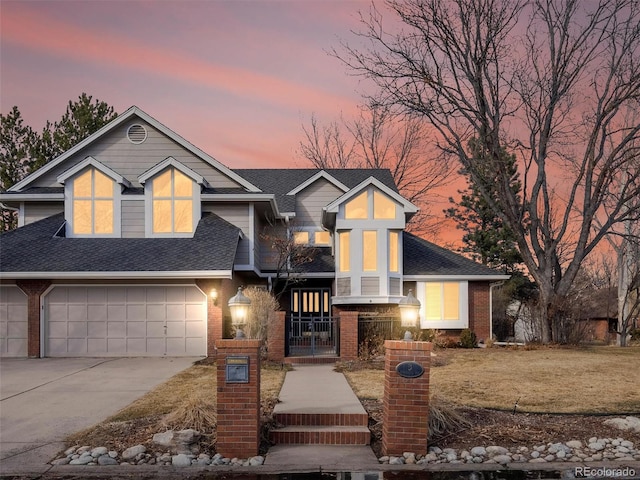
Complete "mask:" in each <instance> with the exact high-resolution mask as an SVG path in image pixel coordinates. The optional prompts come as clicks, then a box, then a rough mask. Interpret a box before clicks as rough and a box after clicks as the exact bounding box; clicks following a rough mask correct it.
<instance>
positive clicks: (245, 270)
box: [0, 107, 507, 357]
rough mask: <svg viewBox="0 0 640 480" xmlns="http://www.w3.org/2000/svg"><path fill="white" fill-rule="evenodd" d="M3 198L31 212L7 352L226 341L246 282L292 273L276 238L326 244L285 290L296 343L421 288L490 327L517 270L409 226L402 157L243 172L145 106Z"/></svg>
mask: <svg viewBox="0 0 640 480" xmlns="http://www.w3.org/2000/svg"><path fill="white" fill-rule="evenodd" d="M0 202H2V204H3V206H5V207H8V208H14V209H16V210H17V211H18V223H19V227H18V228H17V229H16V230H14V231H11V232H7V233H4V234H3V235H2V236H1V237H0V282H1V283H0V355H2V356H27V355H28V356H32V357H37V356H124V355H128V356H134V355H169V356H180V355H207V354H212V353H213V348H214V346H215V341H216V339H219V338H222V337H223V331H224V330H223V320H224V319H225V318H226V317H228V309H227V307H226V303H227V300H228V299H229V298H230V297H231V296H232V295H233V294H234V293H235V291H236V289H237V287H238V286H240V285H244V286H248V285H263V286H265V287H267V288H268V287H269V286H271V285H272V284H273V282H274V281H275V279H276V278H277V277H278V276H279V275H282V273H283V272H282V271H279V269H278V267H277V259H276V257H277V255H276V252H274V249H273V241H272V240H270V239H273V238H291V239H292V242H294V243H298V244H304V245H308V246H310V247H311V250H309V251H310V252H311V253H312V255H313V259H312V261H311V262H309V263H308V264H307V265H303V268H302V269H301V271H300V272H298V273H296V275H297V276H298V277H299V279H300V280H304V281H303V282H298V283H295V284H293V285H292V286H291V288H289V289H288V290H287V292H285V295H283V296H282V299H283V305H282V307H283V308H284V309H285V310H286V311H287V325H286V331H285V327H284V325H283V326H282V332H284V333H283V336H285V337H286V340H287V342H286V343H287V347H288V350H287V351H288V352H289V353H290V354H294V353H296V352H298V353H304V352H305V350H304V349H303V350H295V349H294V348H293V346H294V343H295V342H296V341H297V340H300V339H302V340H303V341H302V342H299V343H297V344H295V346H296V348H300V347H301V345H303V344H304V340H306V341H308V340H310V334H309V331H308V330H309V325H312V324H313V323H317V324H318V325H324V324H327V325H328V324H330V323H331V322H332V318H334V317H336V316H337V315H339V314H340V312H345V311H358V310H365V309H366V310H369V311H370V310H371V309H373V308H382V309H387V310H389V309H390V308H391V309H393V308H395V307H396V306H397V304H398V301H399V300H400V299H401V298H402V296H403V295H404V294H406V293H407V291H408V290H409V289H413V291H414V293H415V295H416V297H417V298H418V299H419V300H420V302H421V303H422V311H421V323H422V327H423V328H436V329H448V330H452V331H457V332H459V331H460V329H463V328H471V329H473V330H474V331H475V332H476V334H477V335H478V337H479V338H480V339H485V338H487V337H488V336H489V335H490V328H491V326H490V321H491V309H490V284H491V282H493V281H496V280H502V279H505V278H507V277H505V276H504V275H501V274H499V273H497V272H495V271H493V270H491V269H488V268H486V267H483V266H481V265H478V264H476V263H474V262H472V261H470V260H467V259H466V258H464V257H461V256H459V255H457V254H454V253H452V252H450V251H447V250H445V249H443V248H440V247H437V246H435V245H433V244H432V243H429V242H427V241H425V240H422V239H420V238H418V237H416V236H414V235H411V234H409V233H407V232H405V230H404V229H405V226H406V223H407V221H408V220H409V219H410V218H411V216H412V215H413V214H415V213H416V211H417V209H416V207H415V206H414V205H413V204H411V203H410V202H408V201H407V200H406V199H404V198H403V197H402V196H401V195H400V194H399V193H398V191H397V188H396V186H395V184H394V181H393V178H392V176H391V174H390V172H389V171H388V170H364V169H357V170H317V169H260V170H232V169H230V168H229V167H227V166H225V165H223V164H222V163H220V162H219V161H217V160H216V159H214V158H213V157H211V156H209V155H208V154H206V153H205V152H203V151H202V150H200V149H198V148H197V147H195V146H193V145H192V144H190V143H189V142H188V141H186V140H185V139H183V138H182V137H180V136H179V135H177V134H176V133H175V132H173V131H171V130H170V129H168V128H167V127H166V126H164V125H163V124H161V123H160V122H158V121H157V120H155V119H153V118H151V117H150V116H149V115H147V114H146V113H144V112H143V111H141V110H140V109H138V108H136V107H132V108H130V109H129V110H127V111H126V112H124V113H123V114H122V115H120V116H119V117H118V118H116V119H115V120H114V121H112V122H111V123H109V124H108V125H106V126H105V127H103V128H102V129H100V130H99V131H98V132H96V133H94V134H93V135H91V136H90V137H89V138H87V139H85V140H84V141H82V142H80V143H79V144H78V145H76V146H75V147H73V148H72V149H70V150H69V151H67V152H65V153H64V154H62V155H61V156H59V157H58V158H56V159H54V160H53V161H51V162H50V163H48V164H46V165H45V166H43V167H42V168H40V169H39V170H37V171H36V172H34V173H33V174H31V175H29V176H28V177H27V178H25V179H23V180H22V181H20V182H19V183H17V184H16V185H14V186H13V187H12V188H10V189H9V190H8V191H7V192H4V193H1V194H0ZM213 291H215V292H216V293H217V301H216V300H214V299H213V297H212V296H211V297H210V296H209V294H210V293H211V292H213ZM283 321H284V320H283ZM319 330H321V329H319ZM319 330H318V331H319ZM330 336H334V337H335V335H332V333H331V331H329V332H328V333H324V334H320V335H318V337H317V340H318V342H320V341H321V340H326V339H327V337H330ZM313 338H314V340H315V338H316V337H313ZM289 347H291V348H289Z"/></svg>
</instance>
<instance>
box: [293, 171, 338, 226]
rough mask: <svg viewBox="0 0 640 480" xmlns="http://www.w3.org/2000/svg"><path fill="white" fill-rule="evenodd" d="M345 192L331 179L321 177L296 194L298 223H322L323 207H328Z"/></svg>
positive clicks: (316, 224)
mask: <svg viewBox="0 0 640 480" xmlns="http://www.w3.org/2000/svg"><path fill="white" fill-rule="evenodd" d="M342 194H343V192H342V190H340V189H339V188H337V187H336V186H335V185H333V184H332V183H330V182H329V181H327V180H325V179H324V178H321V179H319V180H317V181H316V182H314V183H312V184H311V185H309V186H308V187H307V188H305V189H304V190H303V191H302V192H300V193H298V194H297V195H296V225H298V226H312V225H313V226H317V227H320V225H321V224H322V207H326V206H327V205H329V204H330V203H331V202H333V201H334V200H335V199H336V198H338V197H339V196H341V195H342Z"/></svg>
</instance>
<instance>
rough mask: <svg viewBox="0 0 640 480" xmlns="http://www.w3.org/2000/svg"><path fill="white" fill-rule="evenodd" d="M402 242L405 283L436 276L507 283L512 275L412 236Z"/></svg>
mask: <svg viewBox="0 0 640 480" xmlns="http://www.w3.org/2000/svg"><path fill="white" fill-rule="evenodd" d="M402 238H403V249H402V257H403V269H404V271H403V276H404V279H405V280H417V279H418V278H417V277H434V276H435V277H466V278H467V279H469V280H473V279H475V280H507V279H508V278H509V275H504V274H502V273H501V272H499V271H497V270H494V269H492V268H489V267H487V266H485V265H482V264H480V263H476V262H474V261H473V260H469V259H468V258H466V257H463V256H462V255H460V254H457V253H455V252H452V251H450V250H447V249H446V248H442V247H439V246H438V245H436V244H435V243H431V242H429V241H427V240H425V239H423V238H420V237H416V236H415V235H412V234H411V233H408V232H404V233H403V234H402ZM461 279H462V278H461Z"/></svg>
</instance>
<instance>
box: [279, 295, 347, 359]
mask: <svg viewBox="0 0 640 480" xmlns="http://www.w3.org/2000/svg"><path fill="white" fill-rule="evenodd" d="M337 337H338V336H337V328H336V325H335V324H334V321H333V319H332V318H331V292H330V290H329V289H328V288H309V289H303V288H296V289H293V290H292V291H291V316H290V318H289V328H288V338H287V340H288V349H287V350H288V352H289V353H288V354H289V356H309V355H311V356H318V355H336V354H337V350H336V345H337V341H338V338H337Z"/></svg>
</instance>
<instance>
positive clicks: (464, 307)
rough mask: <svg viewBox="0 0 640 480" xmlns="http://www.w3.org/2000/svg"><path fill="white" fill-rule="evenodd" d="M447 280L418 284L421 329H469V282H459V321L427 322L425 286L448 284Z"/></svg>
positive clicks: (417, 296)
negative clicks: (429, 284) (428, 284)
mask: <svg viewBox="0 0 640 480" xmlns="http://www.w3.org/2000/svg"><path fill="white" fill-rule="evenodd" d="M447 282H450V280H449V281H447V280H437V281H434V282H417V283H416V290H417V292H416V298H417V299H418V300H419V301H420V305H421V306H420V328H423V329H426V328H432V329H433V328H439V329H447V330H450V329H463V328H469V282H467V281H458V282H457V283H458V293H459V295H458V302H459V304H458V309H459V310H458V312H459V316H460V318H459V319H458V320H427V319H426V314H425V311H426V310H425V309H426V303H427V300H426V298H425V284H427V283H438V284H442V283H447Z"/></svg>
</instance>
